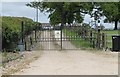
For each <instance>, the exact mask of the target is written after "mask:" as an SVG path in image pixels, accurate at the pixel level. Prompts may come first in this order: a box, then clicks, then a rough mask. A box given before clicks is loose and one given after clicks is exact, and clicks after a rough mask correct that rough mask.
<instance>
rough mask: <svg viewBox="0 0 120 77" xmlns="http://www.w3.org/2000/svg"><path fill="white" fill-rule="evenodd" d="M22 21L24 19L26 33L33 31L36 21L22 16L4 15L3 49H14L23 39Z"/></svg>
mask: <svg viewBox="0 0 120 77" xmlns="http://www.w3.org/2000/svg"><path fill="white" fill-rule="evenodd" d="M21 21H24V35H28V34H30V33H31V32H32V31H33V28H34V27H36V26H33V25H34V23H35V22H34V21H33V20H32V19H29V18H25V17H24V18H22V17H9V16H3V17H2V49H6V50H10V51H11V50H14V49H16V47H17V44H18V41H19V40H20V39H21Z"/></svg>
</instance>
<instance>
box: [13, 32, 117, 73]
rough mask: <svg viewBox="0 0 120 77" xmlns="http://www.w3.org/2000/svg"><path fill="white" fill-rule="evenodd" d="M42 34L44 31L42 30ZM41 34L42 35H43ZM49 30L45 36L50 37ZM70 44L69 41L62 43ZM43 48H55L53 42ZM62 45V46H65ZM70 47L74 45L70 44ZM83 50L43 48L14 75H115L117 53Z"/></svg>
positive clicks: (44, 44) (45, 44) (46, 43)
mask: <svg viewBox="0 0 120 77" xmlns="http://www.w3.org/2000/svg"><path fill="white" fill-rule="evenodd" d="M43 34H44V32H43ZM43 34H42V36H43ZM48 34H50V33H49V32H48V33H47V36H45V37H48V38H49V37H51V35H48ZM68 44H69V45H71V43H70V42H67V43H66V44H64V45H65V46H67V45H68ZM42 46H43V48H47V49H49V48H53V49H55V48H57V47H56V44H55V42H45V43H43V44H42ZM65 46H64V48H65ZM71 47H74V46H73V45H71ZM90 52H91V51H84V50H63V51H59V50H50V51H49V50H44V52H43V55H42V56H41V57H40V58H38V59H37V60H36V61H34V62H32V63H30V65H29V66H28V67H27V69H23V70H21V71H20V72H17V73H15V74H14V75H117V74H118V53H112V52H105V53H104V52H103V54H101V55H99V54H94V53H90Z"/></svg>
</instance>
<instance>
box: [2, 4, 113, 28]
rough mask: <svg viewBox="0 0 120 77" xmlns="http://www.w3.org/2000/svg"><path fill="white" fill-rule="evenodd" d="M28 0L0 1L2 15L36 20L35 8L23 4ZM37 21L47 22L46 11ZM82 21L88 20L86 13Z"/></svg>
mask: <svg viewBox="0 0 120 77" xmlns="http://www.w3.org/2000/svg"><path fill="white" fill-rule="evenodd" d="M26 3H28V2H2V16H19V17H28V18H31V19H33V20H36V10H35V9H34V8H30V7H28V6H26V5H25V4H26ZM39 22H42V23H45V22H47V23H48V22H49V19H48V14H47V13H45V14H44V13H40V12H39ZM84 22H86V23H89V22H90V16H89V15H86V16H85V18H84ZM101 23H102V24H103V25H104V26H105V27H106V28H113V26H112V25H113V24H105V23H103V21H101Z"/></svg>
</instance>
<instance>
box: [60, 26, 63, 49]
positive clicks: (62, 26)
mask: <svg viewBox="0 0 120 77" xmlns="http://www.w3.org/2000/svg"><path fill="white" fill-rule="evenodd" d="M62 27H63V24H61V27H60V29H61V50H62Z"/></svg>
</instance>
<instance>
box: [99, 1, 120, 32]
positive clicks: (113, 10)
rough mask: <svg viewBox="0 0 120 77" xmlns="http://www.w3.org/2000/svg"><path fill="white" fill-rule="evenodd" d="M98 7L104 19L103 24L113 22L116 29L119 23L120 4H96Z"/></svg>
mask: <svg viewBox="0 0 120 77" xmlns="http://www.w3.org/2000/svg"><path fill="white" fill-rule="evenodd" d="M98 4H99V5H100V9H101V10H102V11H103V15H104V16H105V17H106V19H105V21H104V22H114V23H115V27H114V29H115V30H116V29H118V28H117V24H118V22H119V21H120V10H119V9H118V8H119V7H120V2H104V3H98Z"/></svg>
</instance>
